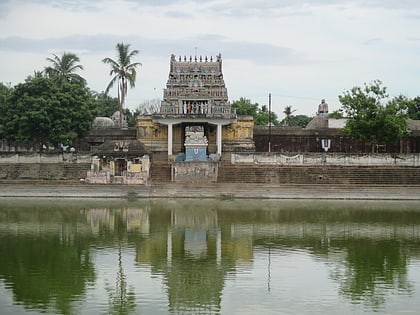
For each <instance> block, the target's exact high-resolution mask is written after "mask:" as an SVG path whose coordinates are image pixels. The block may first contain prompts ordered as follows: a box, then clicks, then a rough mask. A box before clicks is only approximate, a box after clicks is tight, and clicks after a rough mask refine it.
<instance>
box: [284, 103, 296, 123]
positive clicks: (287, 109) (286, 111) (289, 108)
mask: <svg viewBox="0 0 420 315" xmlns="http://www.w3.org/2000/svg"><path fill="white" fill-rule="evenodd" d="M295 111H296V110H292V106H291V105H287V106H286V107H285V108H284V110H283V114H285V115H286V117H285V118H284V122H285V124H286V126H288V125H289V123H290V119H291V118H292V114H293V113H294V112H295Z"/></svg>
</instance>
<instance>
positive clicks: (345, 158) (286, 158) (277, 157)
mask: <svg viewBox="0 0 420 315" xmlns="http://www.w3.org/2000/svg"><path fill="white" fill-rule="evenodd" d="M231 163H232V164H236V165H241V164H242V165H285V166H305V165H308V166H409V167H419V166H420V154H416V153H413V154H385V153H381V154H342V153H309V152H308V153H302V154H294V155H286V154H281V153H232V154H231Z"/></svg>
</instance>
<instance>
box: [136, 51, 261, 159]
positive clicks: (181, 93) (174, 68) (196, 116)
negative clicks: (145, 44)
mask: <svg viewBox="0 0 420 315" xmlns="http://www.w3.org/2000/svg"><path fill="white" fill-rule="evenodd" d="M253 127H254V122H253V118H252V117H249V116H243V117H241V116H239V117H238V116H237V115H236V113H235V112H233V111H232V108H231V105H230V103H229V100H228V92H227V88H226V86H225V81H224V79H223V72H222V56H221V54H219V55H217V56H216V57H207V56H205V57H203V56H200V57H197V56H195V57H191V56H190V57H186V56H183V57H182V56H179V57H176V56H175V55H171V57H170V66H169V77H168V80H167V82H166V88H165V89H164V91H163V100H162V102H161V106H160V111H159V112H158V113H154V114H151V115H143V116H140V117H138V120H137V136H138V139H139V140H140V141H141V142H142V143H144V144H145V145H146V146H147V147H148V148H149V149H150V150H151V151H152V152H153V153H154V156H155V158H156V157H159V158H160V159H165V158H166V157H167V158H168V160H169V161H175V160H177V161H179V160H180V159H182V157H183V156H185V157H189V158H190V159H191V158H194V157H195V156H196V157H197V159H199V160H203V159H204V158H203V154H202V152H201V151H202V150H203V148H205V153H206V154H204V156H206V157H207V158H208V157H209V156H219V157H221V156H222V155H223V154H224V153H227V152H232V151H235V152H237V151H248V152H249V151H253V150H254V149H255V144H254V141H253ZM191 130H196V131H198V132H195V133H194V134H193V135H192V134H191ZM192 136H193V137H192ZM192 139H193V140H194V141H193V142H192ZM199 149H200V154H198V152H199ZM188 150H195V151H197V154H193V152H188ZM187 153H188V154H187ZM166 154H167V155H166Z"/></svg>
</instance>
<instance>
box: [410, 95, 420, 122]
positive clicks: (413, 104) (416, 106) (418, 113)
mask: <svg viewBox="0 0 420 315" xmlns="http://www.w3.org/2000/svg"><path fill="white" fill-rule="evenodd" d="M407 106H408V109H407V114H408V117H409V118H411V119H414V120H420V96H417V97H415V98H414V99H412V100H411V101H409V103H408V104H407Z"/></svg>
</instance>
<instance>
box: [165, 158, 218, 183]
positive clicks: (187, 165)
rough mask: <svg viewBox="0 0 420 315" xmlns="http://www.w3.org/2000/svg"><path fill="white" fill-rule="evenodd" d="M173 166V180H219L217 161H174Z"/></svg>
mask: <svg viewBox="0 0 420 315" xmlns="http://www.w3.org/2000/svg"><path fill="white" fill-rule="evenodd" d="M171 168H172V170H171V172H172V181H173V182H187V183H211V182H217V174H218V163H217V162H194V161H191V162H173V163H172V167H171Z"/></svg>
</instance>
